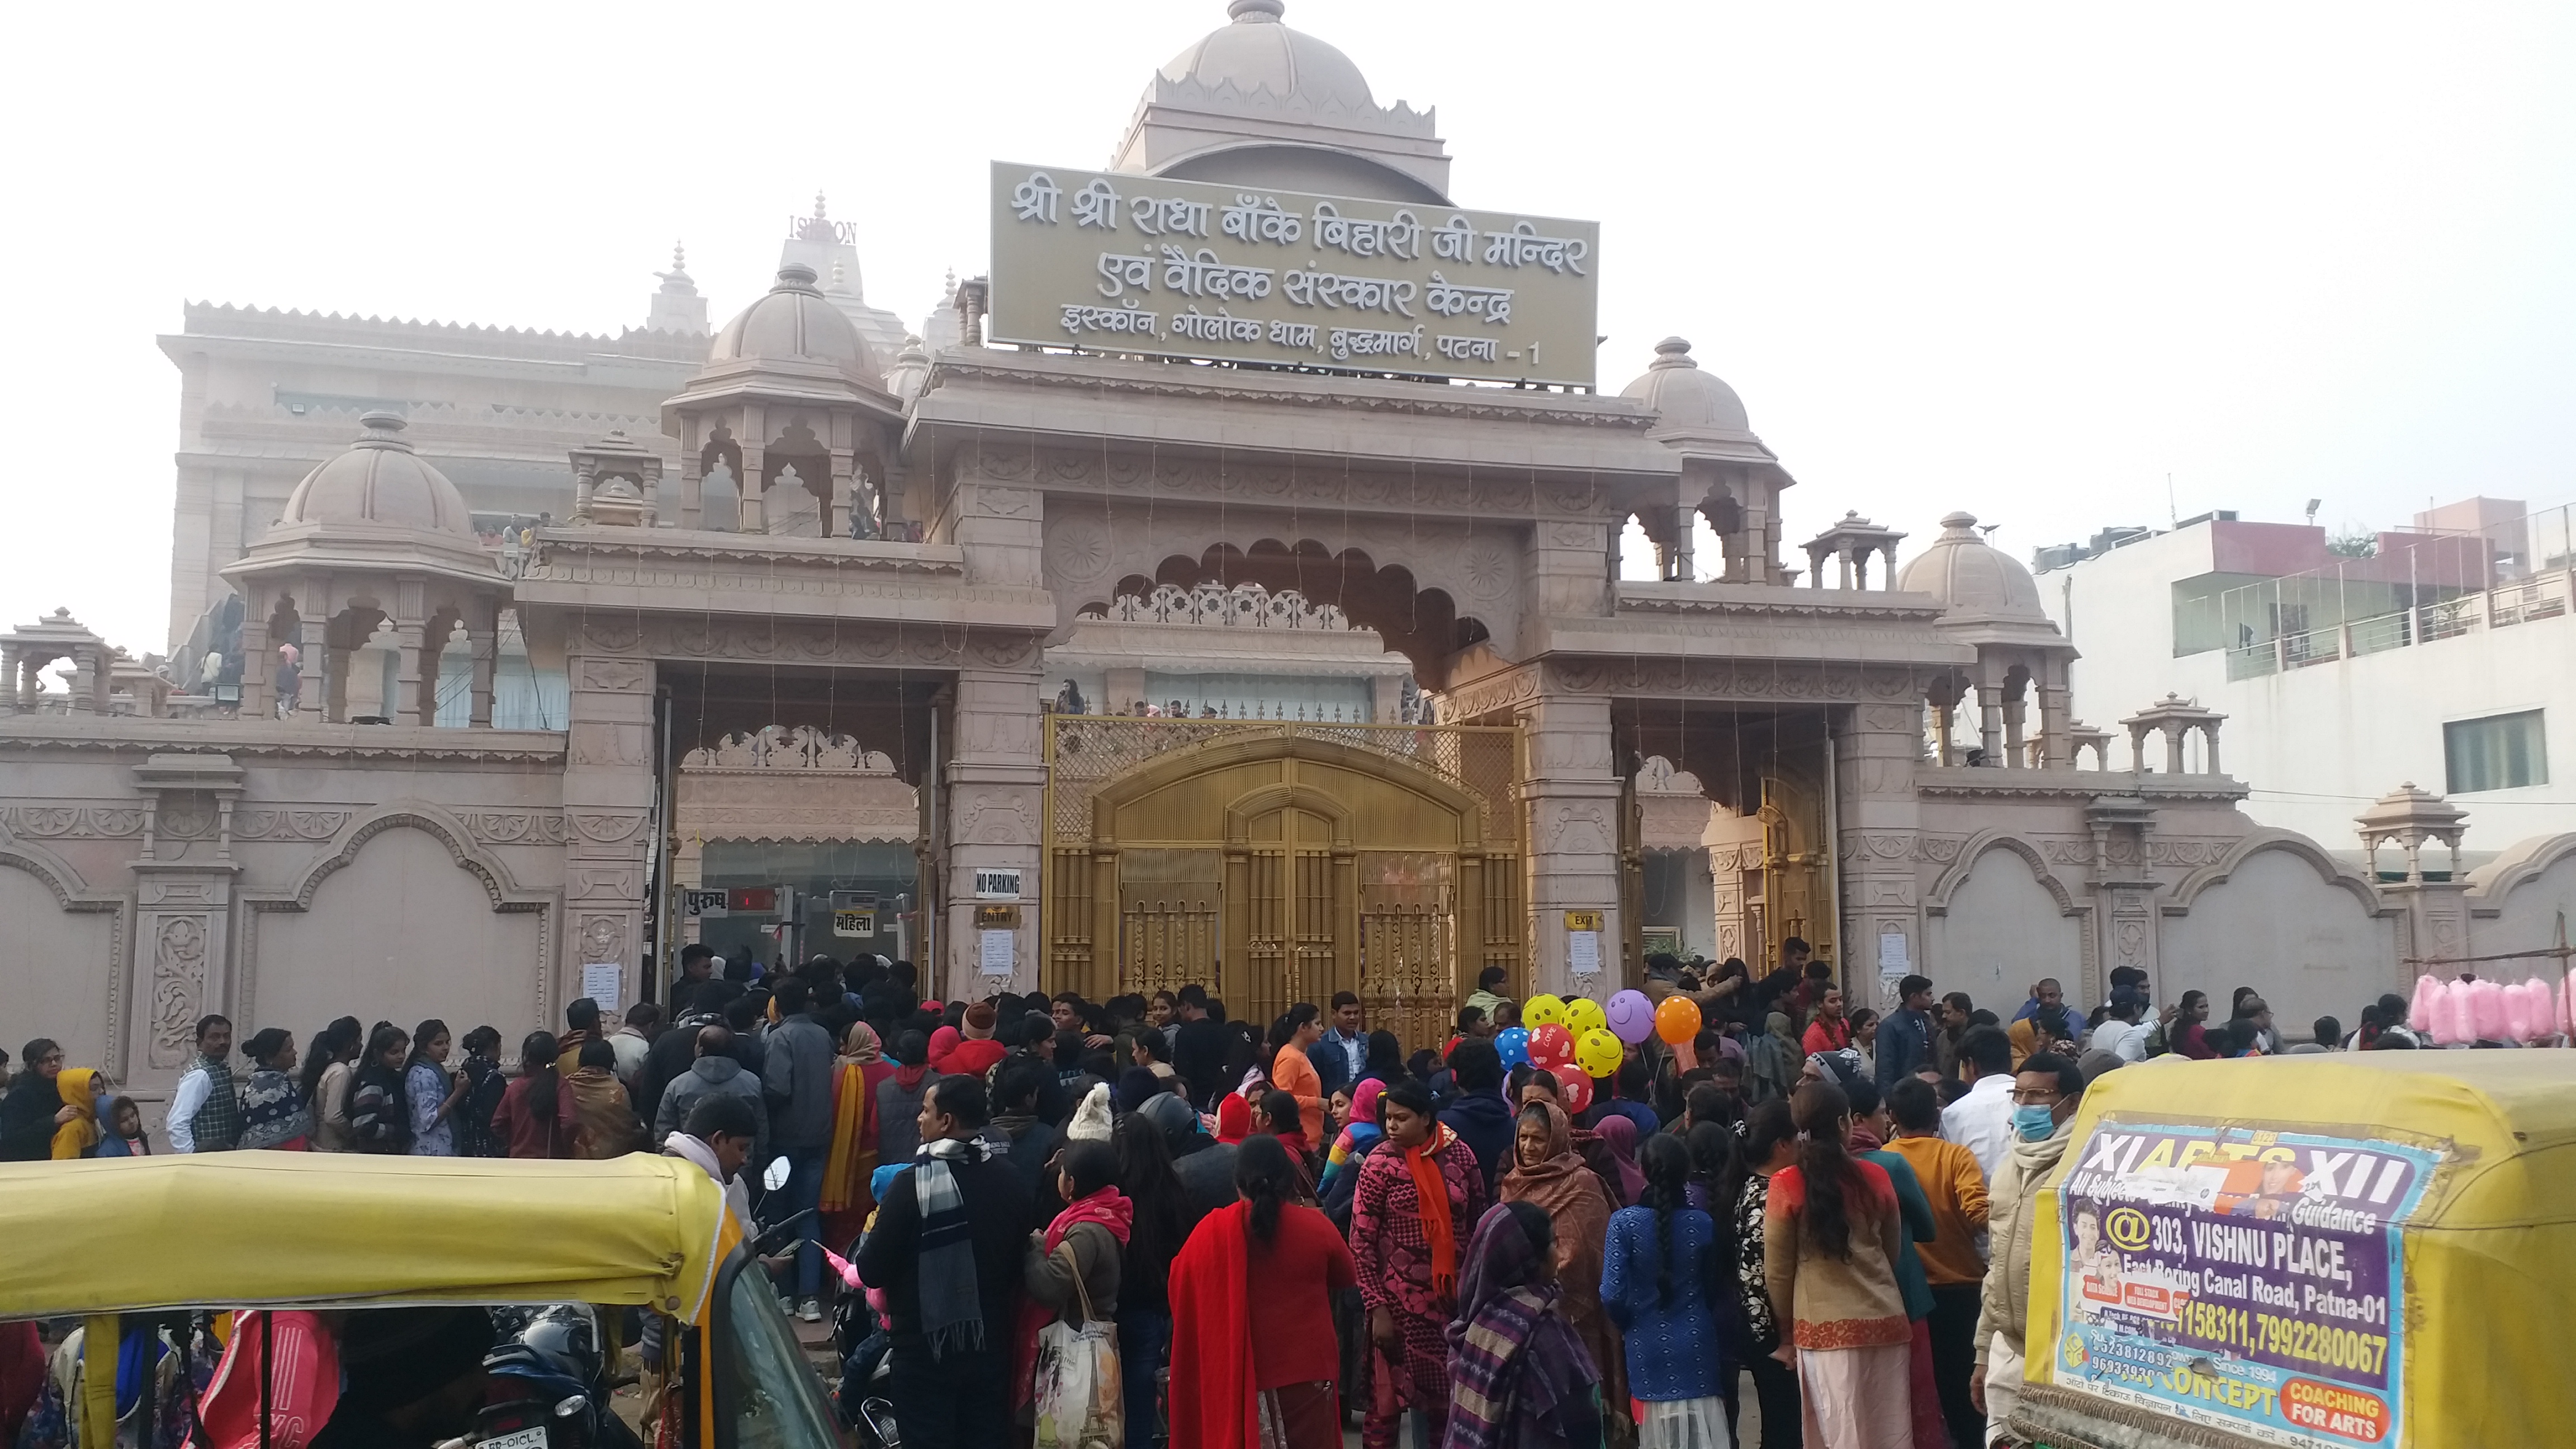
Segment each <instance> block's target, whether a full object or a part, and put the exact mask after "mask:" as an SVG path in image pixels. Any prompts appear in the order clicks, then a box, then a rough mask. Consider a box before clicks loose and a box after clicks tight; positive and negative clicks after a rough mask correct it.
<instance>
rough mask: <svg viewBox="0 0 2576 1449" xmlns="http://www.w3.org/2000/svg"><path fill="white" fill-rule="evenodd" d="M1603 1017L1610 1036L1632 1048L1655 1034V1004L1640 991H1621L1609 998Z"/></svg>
mask: <svg viewBox="0 0 2576 1449" xmlns="http://www.w3.org/2000/svg"><path fill="white" fill-rule="evenodd" d="M1603 1017H1604V1025H1607V1026H1608V1027H1609V1028H1610V1034H1611V1035H1612V1036H1615V1037H1617V1038H1619V1040H1621V1041H1624V1042H1627V1043H1628V1044H1630V1045H1632V1046H1633V1045H1635V1044H1636V1043H1638V1042H1641V1041H1644V1040H1645V1039H1646V1038H1648V1037H1650V1036H1653V1035H1654V1034H1655V1004H1654V1003H1653V1002H1651V1001H1648V1000H1647V999H1646V993H1644V992H1642V991H1636V990H1629V991H1622V992H1620V993H1619V994H1618V995H1616V996H1613V997H1611V998H1610V1009H1609V1010H1608V1011H1607V1012H1604V1013H1603Z"/></svg>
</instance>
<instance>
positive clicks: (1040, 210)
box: [991, 161, 1601, 387]
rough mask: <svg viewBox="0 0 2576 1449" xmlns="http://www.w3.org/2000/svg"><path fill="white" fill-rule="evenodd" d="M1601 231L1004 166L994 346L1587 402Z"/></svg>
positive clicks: (997, 205)
mask: <svg viewBox="0 0 2576 1449" xmlns="http://www.w3.org/2000/svg"><path fill="white" fill-rule="evenodd" d="M1600 251H1601V227H1600V224H1599V223H1597V222H1589V221H1565V220H1560V219H1557V218H1554V217H1532V216H1521V215H1517V214H1513V213H1508V212H1491V211H1468V210H1464V209H1462V208H1459V207H1454V206H1445V205H1439V204H1435V203H1423V202H1393V201H1370V200H1364V199H1360V198H1356V197H1345V196H1311V195H1306V194H1304V193H1300V192H1291V191H1274V190H1270V189H1267V188H1264V189H1260V190H1253V189H1248V188H1245V187H1240V186H1228V185H1217V184H1212V183H1207V182H1198V181H1175V180H1171V179H1168V178H1164V177H1158V176H1142V175H1131V174H1127V173H1124V172H1114V171H1113V172H1099V171H1076V170H1068V169H1066V168H1063V167H1040V166H1024V165H1016V164H1013V163H1009V162H1002V161H996V162H994V163H993V292H992V314H991V327H992V337H993V340H994V341H996V342H1018V343H1029V344H1034V345H1040V346H1048V347H1081V348H1088V349H1091V350H1093V351H1098V352H1125V353H1145V354H1154V355H1161V356H1168V357H1197V358H1215V359H1225V360H1232V361H1242V362H1267V363H1275V364H1280V365H1285V366H1298V367H1320V368H1338V369H1347V370H1351V371H1358V372H1394V373H1410V374H1417V375H1422V376H1435V377H1458V378H1477V379H1481V380H1487V381H1494V382H1534V383H1556V384H1562V385H1566V386H1572V387H1590V386H1592V385H1593V381H1594V350H1595V332H1594V327H1595V323H1596V321H1597V318H1598V313H1599V300H1600V289H1599V283H1598V279H1597V277H1598V267H1597V262H1598V259H1599V256H1600Z"/></svg>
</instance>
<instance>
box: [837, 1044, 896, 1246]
mask: <svg viewBox="0 0 2576 1449" xmlns="http://www.w3.org/2000/svg"><path fill="white" fill-rule="evenodd" d="M892 1075H894V1067H893V1065H892V1064H891V1063H889V1062H887V1061H886V1059H885V1052H884V1048H883V1047H882V1046H880V1045H879V1043H878V1041H877V1032H876V1028H875V1027H872V1026H870V1025H868V1024H867V1023H866V1022H864V1021H854V1022H851V1023H850V1029H849V1030H848V1031H846V1032H843V1033H842V1034H841V1055H840V1060H839V1062H838V1063H837V1064H835V1065H834V1067H833V1069H832V1146H831V1150H830V1151H829V1152H827V1153H826V1154H825V1155H824V1158H823V1194H822V1197H821V1199H820V1206H821V1210H822V1213H823V1236H824V1238H825V1240H826V1241H829V1242H834V1243H849V1242H852V1241H854V1240H856V1239H857V1237H858V1235H859V1229H860V1228H861V1227H862V1226H863V1225H864V1224H865V1223H866V1222H867V1219H868V1214H869V1212H871V1211H872V1210H874V1208H875V1207H876V1197H875V1195H874V1194H872V1193H870V1192H869V1191H868V1180H869V1179H870V1178H871V1177H872V1176H873V1175H874V1174H875V1172H876V1170H877V1083H879V1082H882V1081H884V1080H885V1079H886V1078H887V1077H890V1076H892Z"/></svg>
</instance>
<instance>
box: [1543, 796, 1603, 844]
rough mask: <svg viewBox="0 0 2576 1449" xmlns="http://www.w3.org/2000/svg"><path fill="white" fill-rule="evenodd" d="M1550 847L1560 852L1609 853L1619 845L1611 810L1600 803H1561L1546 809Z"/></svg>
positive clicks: (1547, 837)
mask: <svg viewBox="0 0 2576 1449" xmlns="http://www.w3.org/2000/svg"><path fill="white" fill-rule="evenodd" d="M1546 813H1547V815H1548V816H1549V817H1550V818H1549V820H1548V824H1547V836H1546V839H1547V845H1546V847H1545V848H1546V850H1547V851H1548V852H1549V853H1551V854H1556V855H1608V854H1610V853H1611V852H1612V851H1614V850H1616V849H1617V848H1618V847H1617V839H1618V837H1617V835H1616V833H1615V832H1614V831H1613V830H1612V829H1611V828H1610V817H1609V814H1608V812H1607V811H1605V810H1604V809H1603V808H1602V807H1601V806H1599V805H1596V804H1580V805H1577V804H1558V805H1555V806H1554V807H1553V808H1551V809H1549V810H1548V811H1546Z"/></svg>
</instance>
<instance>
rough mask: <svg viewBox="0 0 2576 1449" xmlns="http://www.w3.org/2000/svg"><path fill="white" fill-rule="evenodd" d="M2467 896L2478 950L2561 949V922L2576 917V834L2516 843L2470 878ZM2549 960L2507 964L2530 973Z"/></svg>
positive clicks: (2473, 948)
mask: <svg viewBox="0 0 2576 1449" xmlns="http://www.w3.org/2000/svg"><path fill="white" fill-rule="evenodd" d="M2466 895H2467V905H2468V909H2469V934H2470V940H2471V942H2472V944H2471V946H2470V948H2469V949H2470V950H2471V951H2472V952H2473V953H2478V954H2484V953H2488V952H2502V951H2531V950H2547V949H2552V948H2555V947H2556V946H2557V944H2558V937H2559V934H2560V929H2559V925H2560V922H2561V921H2564V920H2566V919H2567V918H2569V917H2576V834H2564V835H2541V836H2534V837H2532V838H2530V839H2528V840H2520V841H2516V842H2515V843H2514V844H2513V846H2512V847H2511V848H2510V849H2508V850H2506V851H2505V853H2504V854H2503V855H2502V856H2500V857H2498V858H2497V859H2495V860H2494V861H2492V862H2490V863H2489V864H2487V865H2485V866H2482V867H2480V868H2479V869H2478V870H2477V871H2476V872H2475V873H2474V874H2473V875H2472V876H2471V877H2470V885H2469V888H2468V891H2467V893H2466ZM2547 959H2548V958H2546V957H2538V956H2535V957H2531V958H2528V959H2526V960H2523V961H2520V962H2509V963H2505V965H2506V967H2507V970H2508V971H2510V970H2513V969H2514V968H2517V967H2519V968H2520V969H2522V970H2525V971H2529V970H2533V969H2534V968H2538V967H2540V966H2542V964H2543V963H2544V962H2545V961H2546V960H2547ZM2560 969H2561V971H2562V973H2563V972H2564V971H2565V970H2566V969H2567V968H2566V963H2561V968H2560Z"/></svg>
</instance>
